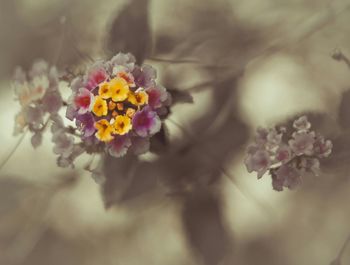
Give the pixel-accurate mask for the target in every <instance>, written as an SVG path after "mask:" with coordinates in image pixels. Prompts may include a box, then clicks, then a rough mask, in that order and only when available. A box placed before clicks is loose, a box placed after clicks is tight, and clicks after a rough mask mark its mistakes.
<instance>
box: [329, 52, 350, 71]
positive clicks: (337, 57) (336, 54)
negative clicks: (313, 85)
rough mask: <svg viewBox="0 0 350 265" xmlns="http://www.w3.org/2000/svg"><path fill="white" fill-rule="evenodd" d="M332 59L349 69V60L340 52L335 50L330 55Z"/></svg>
mask: <svg viewBox="0 0 350 265" xmlns="http://www.w3.org/2000/svg"><path fill="white" fill-rule="evenodd" d="M332 58H333V59H334V60H336V61H340V62H341V61H342V62H344V63H345V64H346V65H347V66H348V67H349V68H350V60H349V58H348V57H347V56H346V55H344V53H342V51H341V50H338V49H336V50H335V51H334V52H333V54H332Z"/></svg>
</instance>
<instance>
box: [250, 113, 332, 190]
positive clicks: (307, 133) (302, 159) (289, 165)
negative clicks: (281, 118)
mask: <svg viewBox="0 0 350 265" xmlns="http://www.w3.org/2000/svg"><path fill="white" fill-rule="evenodd" d="M332 147H333V145H332V142H331V141H330V140H326V139H325V138H324V137H323V136H322V135H320V134H318V133H315V132H314V131H312V130H311V124H310V122H309V121H308V119H307V117H306V116H302V117H300V118H298V119H296V120H295V121H294V122H293V131H292V132H291V134H288V133H287V130H286V128H284V127H280V128H270V129H265V128H258V129H257V133H256V137H255V142H254V143H253V144H251V145H249V146H248V149H247V156H246V158H245V165H246V167H247V170H248V172H253V171H254V172H257V176H258V178H261V177H262V176H263V175H264V174H265V173H267V172H268V173H269V174H270V176H271V178H272V187H273V189H274V190H276V191H282V190H283V188H289V189H293V188H295V187H296V186H298V185H299V184H300V183H301V181H302V177H303V176H304V175H306V174H307V173H311V174H313V175H315V176H317V175H318V174H319V171H320V159H322V158H326V157H328V156H329V155H330V154H331V152H332Z"/></svg>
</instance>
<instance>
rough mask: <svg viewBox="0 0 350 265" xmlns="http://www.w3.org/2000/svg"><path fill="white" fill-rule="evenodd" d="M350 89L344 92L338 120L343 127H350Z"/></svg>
mask: <svg viewBox="0 0 350 265" xmlns="http://www.w3.org/2000/svg"><path fill="white" fill-rule="evenodd" d="M349 113H350V90H348V91H346V92H344V94H343V96H342V100H341V102H340V106H339V112H338V122H339V125H340V126H341V127H342V128H343V129H347V130H348V129H350V115H349Z"/></svg>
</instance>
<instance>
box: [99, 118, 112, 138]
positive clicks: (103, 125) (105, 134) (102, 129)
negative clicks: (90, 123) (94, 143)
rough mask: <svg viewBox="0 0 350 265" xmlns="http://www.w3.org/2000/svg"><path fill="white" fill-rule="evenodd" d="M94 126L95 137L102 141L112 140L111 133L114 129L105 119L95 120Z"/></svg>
mask: <svg viewBox="0 0 350 265" xmlns="http://www.w3.org/2000/svg"><path fill="white" fill-rule="evenodd" d="M94 126H95V128H96V129H97V132H96V134H95V135H96V138H97V139H99V140H100V141H102V142H110V141H112V140H113V138H114V137H113V135H112V133H113V131H114V129H113V127H112V126H111V124H110V123H109V122H108V121H107V120H105V119H103V120H99V121H97V122H95V124H94Z"/></svg>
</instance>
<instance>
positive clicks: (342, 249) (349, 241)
mask: <svg viewBox="0 0 350 265" xmlns="http://www.w3.org/2000/svg"><path fill="white" fill-rule="evenodd" d="M349 243H350V235H349V236H348V238H347V239H346V240H345V242H344V245H343V246H342V248H341V249H340V251H339V254H338V256H337V257H336V258H335V260H334V261H333V262H332V264H340V261H341V258H342V257H343V255H344V252H345V249H346V247H347V246H348V245H349Z"/></svg>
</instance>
